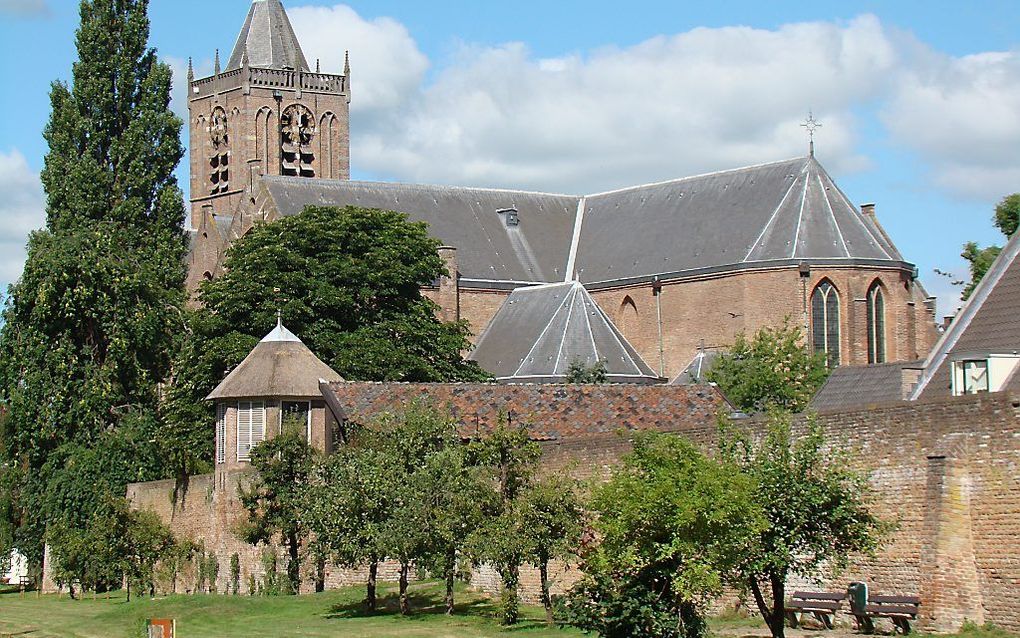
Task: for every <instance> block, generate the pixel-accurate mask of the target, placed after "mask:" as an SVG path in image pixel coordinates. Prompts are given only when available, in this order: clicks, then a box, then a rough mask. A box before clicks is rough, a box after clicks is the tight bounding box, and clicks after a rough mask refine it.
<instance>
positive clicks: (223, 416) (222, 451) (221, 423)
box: [216, 403, 227, 463]
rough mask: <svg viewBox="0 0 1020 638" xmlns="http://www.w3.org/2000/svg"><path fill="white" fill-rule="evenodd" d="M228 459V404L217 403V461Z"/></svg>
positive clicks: (221, 461)
mask: <svg viewBox="0 0 1020 638" xmlns="http://www.w3.org/2000/svg"><path fill="white" fill-rule="evenodd" d="M226 461H227V406H226V405H224V404H222V403H217V404H216V462H217V463H225V462H226Z"/></svg>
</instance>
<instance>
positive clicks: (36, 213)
mask: <svg viewBox="0 0 1020 638" xmlns="http://www.w3.org/2000/svg"><path fill="white" fill-rule="evenodd" d="M45 206H46V204H45V198H44V197H43V189H42V183H41V182H40V181H39V174H38V173H36V172H35V171H33V170H32V169H31V168H29V166H28V162H26V161H25V157H24V156H23V155H22V154H21V153H20V152H19V151H18V150H17V149H13V150H11V151H10V152H4V151H0V284H2V285H3V289H4V290H6V286H7V284H9V283H12V282H14V281H15V280H17V279H18V277H20V276H21V270H22V267H23V266H24V264H25V244H26V243H27V241H28V233H29V232H31V231H33V230H35V229H37V228H41V227H42V226H43V224H44V223H45V221H46V212H45Z"/></svg>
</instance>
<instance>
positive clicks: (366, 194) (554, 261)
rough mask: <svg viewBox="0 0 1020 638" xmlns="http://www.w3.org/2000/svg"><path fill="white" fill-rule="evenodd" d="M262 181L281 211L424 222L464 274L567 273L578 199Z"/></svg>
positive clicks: (541, 276) (529, 277) (536, 277)
mask: <svg viewBox="0 0 1020 638" xmlns="http://www.w3.org/2000/svg"><path fill="white" fill-rule="evenodd" d="M262 183H263V184H264V185H265V187H266V189H267V190H268V192H269V195H270V197H271V198H272V201H273V205H274V206H275V208H276V211H277V212H278V213H279V214H280V215H282V216H290V215H297V214H298V213H300V212H301V211H302V210H304V209H305V207H306V206H362V207H365V208H381V209H383V210H396V211H400V212H404V213H406V214H407V215H408V216H409V217H410V218H411V219H412V220H414V221H423V222H427V223H428V225H429V234H431V235H432V236H434V237H436V238H438V239H439V240H440V241H442V242H443V243H445V244H447V245H450V246H456V247H457V266H458V268H459V269H460V273H461V276H462V277H465V278H468V279H475V280H487V281H516V282H532V283H536V282H553V281H563V280H564V279H565V275H564V271H565V270H566V264H567V256H568V255H567V253H568V252H569V249H570V240H571V237H572V234H573V225H574V215H575V213H576V211H577V200H578V198H577V197H571V196H568V195H550V194H546V193H529V192H522V191H505V190H494V189H476V188H458V187H453V186H429V185H421V184H391V183H382V182H350V181H337V180H324V179H300V178H288V177H279V176H274V177H263V178H262ZM509 209H513V210H516V211H517V213H516V217H517V219H516V221H517V223H516V225H514V224H513V223H508V221H507V212H506V211H507V210H509ZM498 211H504V212H498ZM511 222H512V220H511Z"/></svg>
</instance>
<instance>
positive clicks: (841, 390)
mask: <svg viewBox="0 0 1020 638" xmlns="http://www.w3.org/2000/svg"><path fill="white" fill-rule="evenodd" d="M922 363H923V362H922V361H920V360H918V361H899V362H896V363H880V364H876V365H867V366H838V367H837V368H835V369H834V370H833V371H832V374H830V375H829V378H828V379H827V380H826V381H825V383H824V384H823V385H822V387H821V388H819V389H818V392H817V393H816V394H815V396H814V398H813V399H811V407H812V408H813V409H815V410H818V411H819V412H823V411H824V412H828V411H833V412H835V411H840V410H851V409H859V408H863V407H865V406H868V405H879V404H885V403H893V402H897V401H904V400H906V398H907V394H908V392H909V391H910V390H911V388H910V387H904V382H905V379H904V371H905V370H917V371H920V369H921V365H922ZM915 374H916V373H915ZM908 376H909V375H908ZM906 382H907V383H910V380H909V379H907V380H906Z"/></svg>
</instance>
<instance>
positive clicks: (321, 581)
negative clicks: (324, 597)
mask: <svg viewBox="0 0 1020 638" xmlns="http://www.w3.org/2000/svg"><path fill="white" fill-rule="evenodd" d="M323 591H326V559H325V558H323V557H322V556H317V557H316V558H315V593H317V594H318V593H321V592H323Z"/></svg>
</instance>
